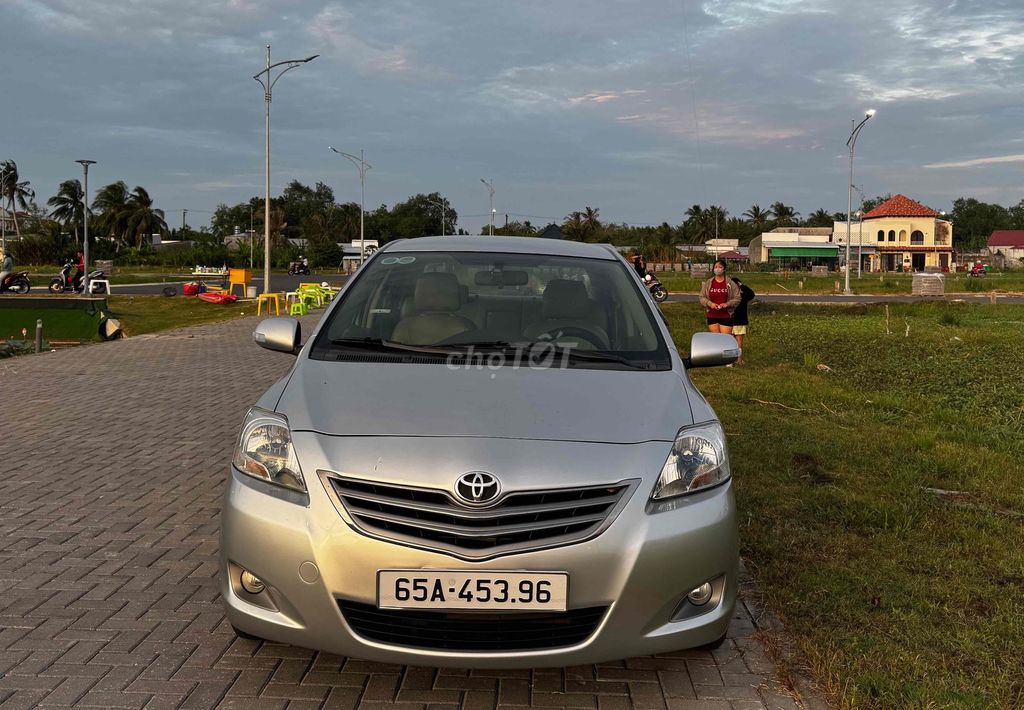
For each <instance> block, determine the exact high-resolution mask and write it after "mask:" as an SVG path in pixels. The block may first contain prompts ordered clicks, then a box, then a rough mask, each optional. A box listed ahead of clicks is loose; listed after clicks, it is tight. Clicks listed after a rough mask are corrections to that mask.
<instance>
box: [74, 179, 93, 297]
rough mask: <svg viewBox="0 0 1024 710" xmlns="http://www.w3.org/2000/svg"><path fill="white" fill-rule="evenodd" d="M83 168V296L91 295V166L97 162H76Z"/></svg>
mask: <svg viewBox="0 0 1024 710" xmlns="http://www.w3.org/2000/svg"><path fill="white" fill-rule="evenodd" d="M75 162H76V163H78V164H79V165H81V166H82V173H83V176H82V231H83V232H84V233H85V238H84V239H83V240H82V243H83V244H84V247H83V249H82V262H83V267H84V269H83V273H82V295H83V296H88V295H89V166H90V165H95V164H96V161H95V160H76V161H75Z"/></svg>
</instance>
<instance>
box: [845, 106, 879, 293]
mask: <svg viewBox="0 0 1024 710" xmlns="http://www.w3.org/2000/svg"><path fill="white" fill-rule="evenodd" d="M874 115H875V109H873V108H872V109H868V110H867V111H865V112H864V120H863V121H861V122H860V123H858V124H857V125H856V126H855V127H854V128H853V131H852V132H851V133H850V137H849V138H847V139H846V146H847V147H848V148H849V149H850V185H849V187H848V188H847V191H846V288H845V289H844V290H843V293H844V294H845V295H847V296H849V295H851V294H852V293H853V292H852V291H850V232H851V227H852V225H851V222H852V219H851V213H852V212H853V149H854V147H855V146H856V145H857V136H858V135H859V134H860V130H861V129H862V128H864V124H865V123H867V122H868V121H870V120H871V117H872V116H874ZM853 124H854V121H850V125H851V126H853Z"/></svg>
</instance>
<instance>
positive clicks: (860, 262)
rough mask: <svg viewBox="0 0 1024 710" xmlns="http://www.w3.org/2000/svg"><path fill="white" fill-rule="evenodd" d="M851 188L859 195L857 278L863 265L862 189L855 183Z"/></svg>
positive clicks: (848, 236)
mask: <svg viewBox="0 0 1024 710" xmlns="http://www.w3.org/2000/svg"><path fill="white" fill-rule="evenodd" d="M853 189H854V190H856V191H857V194H858V195H860V209H859V210H857V221H858V224H859V234H858V236H857V278H858V279H859V278H860V277H861V269H862V268H863V265H864V191H863V190H861V189H860V188H859V187H857V186H856V185H854V186H853ZM846 237H847V239H849V238H851V237H850V235H849V234H847V235H846Z"/></svg>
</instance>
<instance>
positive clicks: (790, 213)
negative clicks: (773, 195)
mask: <svg viewBox="0 0 1024 710" xmlns="http://www.w3.org/2000/svg"><path fill="white" fill-rule="evenodd" d="M769 211H770V212H771V213H772V217H774V218H775V221H776V222H778V223H779V226H782V227H786V226H789V225H792V224H794V223H795V222H796V220H797V218H798V217H799V216H800V213H799V212H797V211H796V210H795V209H793V208H792V207H790V206H789V205H787V204H785V203H784V202H773V203H772V206H771V207H770V208H769Z"/></svg>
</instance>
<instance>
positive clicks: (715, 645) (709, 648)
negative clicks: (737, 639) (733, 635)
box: [697, 634, 728, 651]
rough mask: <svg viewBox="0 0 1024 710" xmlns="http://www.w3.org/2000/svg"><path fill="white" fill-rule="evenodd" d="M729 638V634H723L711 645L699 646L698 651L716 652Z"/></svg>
mask: <svg viewBox="0 0 1024 710" xmlns="http://www.w3.org/2000/svg"><path fill="white" fill-rule="evenodd" d="M726 638H728V634H722V635H721V636H719V637H718V638H717V639H715V640H714V641H712V642H711V643H706V644H704V645H703V646H698V647H697V648H698V649H701V650H705V651H714V650H715V649H716V648H721V647H722V644H723V643H725V639H726Z"/></svg>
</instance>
